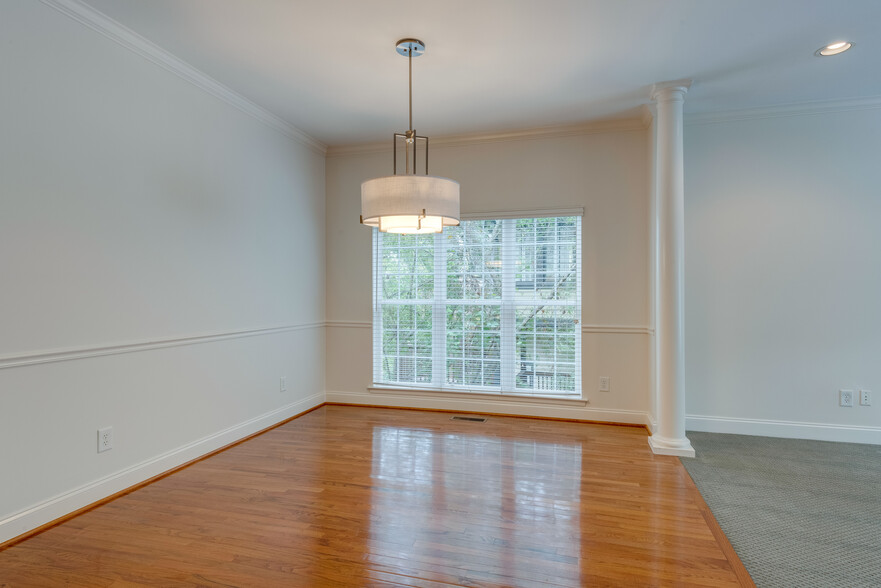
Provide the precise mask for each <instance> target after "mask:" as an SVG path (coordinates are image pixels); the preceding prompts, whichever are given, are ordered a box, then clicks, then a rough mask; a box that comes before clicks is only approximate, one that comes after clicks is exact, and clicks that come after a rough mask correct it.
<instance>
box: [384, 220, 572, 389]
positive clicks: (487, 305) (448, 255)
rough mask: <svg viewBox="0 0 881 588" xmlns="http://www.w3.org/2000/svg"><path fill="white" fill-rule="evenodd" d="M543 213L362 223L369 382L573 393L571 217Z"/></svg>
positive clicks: (429, 386)
mask: <svg viewBox="0 0 881 588" xmlns="http://www.w3.org/2000/svg"><path fill="white" fill-rule="evenodd" d="M554 212H555V213H556V214H560V216H539V214H540V213H532V214H533V215H534V216H531V217H529V218H486V216H488V215H481V217H480V218H479V219H476V220H464V221H462V223H461V224H460V225H459V226H458V227H450V228H447V229H444V232H443V233H440V234H436V235H396V234H391V233H380V232H379V231H375V230H374V256H373V260H374V264H373V267H374V293H373V302H374V313H373V338H374V339H373V358H374V369H373V378H374V382H375V383H376V384H380V385H393V386H407V387H414V386H415V387H427V388H443V389H452V390H458V391H474V392H484V393H485V392H497V393H502V394H504V393H514V394H534V395H551V396H578V397H580V396H581V328H580V323H581V216H580V214H575V213H574V211H554ZM562 214H566V215H565V216H563V215H562Z"/></svg>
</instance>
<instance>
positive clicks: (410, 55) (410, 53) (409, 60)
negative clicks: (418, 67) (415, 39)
mask: <svg viewBox="0 0 881 588" xmlns="http://www.w3.org/2000/svg"><path fill="white" fill-rule="evenodd" d="M407 64H408V65H409V66H410V76H409V80H410V126H409V127H407V128H408V129H410V130H411V131H412V130H413V48H412V47H411V48H410V51H408V52H407Z"/></svg>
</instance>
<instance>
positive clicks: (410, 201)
mask: <svg viewBox="0 0 881 588" xmlns="http://www.w3.org/2000/svg"><path fill="white" fill-rule="evenodd" d="M396 49H397V52H398V53H399V54H400V55H403V56H404V57H406V58H407V63H408V65H409V69H410V128H409V129H408V130H407V132H405V133H395V134H394V137H393V138H392V158H393V164H392V173H393V175H391V176H385V177H382V178H374V179H372V180H367V181H366V182H364V183H362V184H361V224H364V225H367V226H370V227H376V228H378V229H379V230H380V231H382V232H387V233H440V232H441V231H443V228H444V227H445V226H454V225H458V224H459V183H458V182H455V181H453V180H450V179H447V178H440V177H437V176H430V175H428V137H423V136H420V135H417V134H416V131H415V130H414V129H413V58H414V57H419V56H420V55H422V54H423V53H424V52H425V43H423V42H422V41H420V40H418V39H401V40H400V41H398V42H397V44H396ZM398 139H403V144H404V173H403V174H400V175H399V174H398ZM419 141H424V142H425V174H424V175H419V174H417V173H416V145H417V142H419Z"/></svg>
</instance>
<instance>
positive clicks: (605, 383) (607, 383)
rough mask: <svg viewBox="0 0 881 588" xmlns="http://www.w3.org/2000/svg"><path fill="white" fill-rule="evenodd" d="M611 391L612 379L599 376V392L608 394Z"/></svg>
mask: <svg viewBox="0 0 881 588" xmlns="http://www.w3.org/2000/svg"><path fill="white" fill-rule="evenodd" d="M611 389H612V378H610V377H609V376H600V392H608V391H610V390H611Z"/></svg>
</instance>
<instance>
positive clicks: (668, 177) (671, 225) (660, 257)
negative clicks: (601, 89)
mask: <svg viewBox="0 0 881 588" xmlns="http://www.w3.org/2000/svg"><path fill="white" fill-rule="evenodd" d="M690 85H691V81H690V80H687V81H683V80H680V81H676V82H666V83H663V84H656V85H655V86H654V88H652V99H653V100H654V101H655V104H656V111H657V114H656V119H655V124H656V143H655V153H656V170H655V173H656V174H657V182H656V190H657V192H656V194H655V195H654V197H655V198H656V201H655V207H654V208H655V211H656V212H655V214H656V218H655V222H656V227H657V231H656V233H657V241H656V243H655V255H656V256H657V259H656V262H657V266H656V267H657V280H656V285H655V296H654V298H655V300H654V303H655V317H656V321H657V323H656V325H655V342H656V343H655V344H656V345H657V383H656V390H655V393H656V394H657V400H658V415H657V416H658V427H657V430H656V431H655V432H654V434H653V435H652V436H651V437H649V445H650V446H651V448H652V451H654V452H655V453H660V454H664V455H680V456H687V457H694V449H693V448H692V446H691V442H690V441H689V440H688V439H687V438H686V437H685V343H684V335H685V333H684V328H683V319H684V316H683V294H684V292H683V290H684V279H683V277H684V261H685V187H684V181H683V151H682V105H683V103H684V102H685V93H686V92H687V91H688V88H689V86H690Z"/></svg>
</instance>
